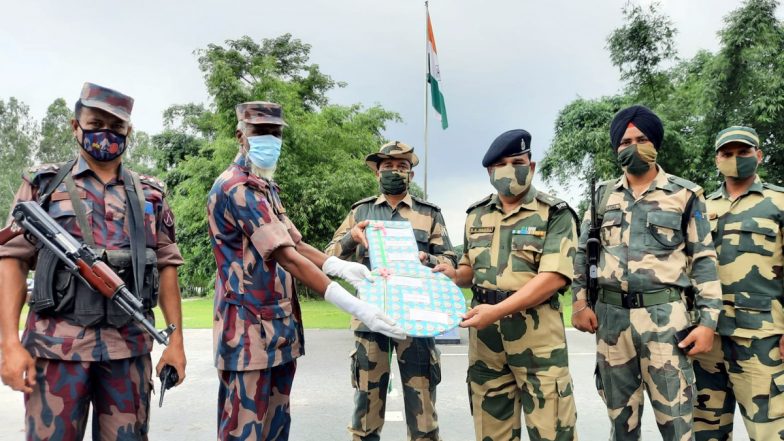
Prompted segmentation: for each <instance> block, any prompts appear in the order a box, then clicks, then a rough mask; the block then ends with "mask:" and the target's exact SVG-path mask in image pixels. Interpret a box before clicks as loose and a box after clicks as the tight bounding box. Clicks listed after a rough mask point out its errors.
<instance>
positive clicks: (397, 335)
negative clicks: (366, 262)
mask: <svg viewBox="0 0 784 441" xmlns="http://www.w3.org/2000/svg"><path fill="white" fill-rule="evenodd" d="M324 299H325V300H326V301H328V302H330V303H332V304H333V305H335V306H337V307H338V308H340V309H342V310H343V311H346V312H347V313H349V314H351V315H353V316H354V317H356V318H358V319H359V320H361V321H362V323H364V324H365V326H367V327H368V328H370V330H371V331H373V332H380V333H382V334H384V335H386V336H387V337H392V338H394V339H395V340H403V339H405V338H406V333H405V332H403V328H401V327H400V326H398V324H397V323H395V321H394V320H392V319H391V318H389V317H388V316H387V315H386V314H384V313H383V312H381V310H380V309H378V307H376V306H375V305H371V304H370V303H367V302H364V301H362V300H360V299H358V298H356V297H354V296H352V295H351V294H350V293H349V292H348V291H346V289H345V288H343V287H342V286H340V284H339V283H338V282H332V283H330V284H329V285H327V291H326V292H325V293H324Z"/></svg>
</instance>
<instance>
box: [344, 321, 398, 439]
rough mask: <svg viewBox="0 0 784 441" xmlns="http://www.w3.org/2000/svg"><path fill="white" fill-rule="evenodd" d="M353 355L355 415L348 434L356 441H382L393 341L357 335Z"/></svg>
mask: <svg viewBox="0 0 784 441" xmlns="http://www.w3.org/2000/svg"><path fill="white" fill-rule="evenodd" d="M354 334H355V338H354V344H355V348H354V351H353V352H352V353H351V383H352V385H353V386H354V414H353V416H352V419H351V425H349V426H348V431H349V433H351V436H352V439H353V440H355V441H359V440H362V441H377V440H380V439H381V429H382V427H383V426H384V412H386V398H387V387H389V351H390V350H392V347H391V344H390V339H389V337H387V336H385V335H382V334H378V333H373V332H355V333H354Z"/></svg>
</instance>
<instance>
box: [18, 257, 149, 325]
mask: <svg viewBox="0 0 784 441" xmlns="http://www.w3.org/2000/svg"><path fill="white" fill-rule="evenodd" d="M96 254H98V255H100V256H101V260H103V261H104V262H106V263H107V264H108V265H109V267H110V268H111V269H112V270H114V272H116V273H117V275H118V276H120V278H122V279H123V281H124V282H125V285H126V287H128V289H129V290H130V291H131V292H132V293H139V294H140V295H141V300H142V304H143V305H144V309H145V311H150V310H152V308H154V307H155V305H157V303H158V285H159V283H158V259H157V257H156V255H155V251H154V250H152V249H150V248H147V249H146V250H145V261H144V263H145V264H144V277H143V278H142V280H143V283H142V289H141V290H136V289H135V288H136V287H135V282H134V277H133V262H132V253H131V251H130V250H128V249H124V250H109V251H106V250H96ZM36 267H37V270H36V272H35V285H34V287H33V295H32V297H31V299H30V308H32V309H33V310H34V311H36V312H38V313H41V314H43V315H52V316H57V317H63V318H65V319H68V320H69V321H70V322H72V323H75V324H77V325H80V326H97V325H104V324H105V325H108V326H112V327H120V326H124V325H125V324H127V323H128V322H129V321H130V320H132V318H131V317H130V316H128V314H127V313H125V312H123V311H122V310H121V309H120V308H119V307H118V306H117V305H115V304H114V302H112V301H111V300H109V299H107V298H106V297H104V296H102V295H101V294H100V293H98V292H96V291H93V290H92V289H91V288H90V287H88V286H87V285H85V284H84V283H82V282H81V281H80V280H79V278H78V277H76V276H75V275H74V274H72V273H71V272H70V271H68V270H67V269H65V268H64V266H63V265H62V263H60V262H59V261H58V259H57V257H56V256H55V255H54V253H52V252H51V251H49V250H47V249H46V248H44V249H41V250H40V251H39V253H38V263H37V265H36Z"/></svg>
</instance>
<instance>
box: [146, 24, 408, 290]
mask: <svg viewBox="0 0 784 441" xmlns="http://www.w3.org/2000/svg"><path fill="white" fill-rule="evenodd" d="M196 54H197V56H198V57H199V67H200V69H201V71H202V73H203V74H204V79H205V85H206V86H207V90H208V92H209V94H210V97H211V99H212V102H211V103H210V104H209V105H203V104H193V103H191V104H184V105H175V106H171V107H170V108H169V109H167V110H166V111H165V112H164V121H165V125H166V130H165V131H164V132H163V133H161V134H159V135H156V136H154V137H153V143H154V144H155V145H156V150H157V151H158V152H159V154H158V156H156V164H157V167H158V169H159V170H162V171H164V176H165V179H166V182H167V184H168V185H169V188H170V189H171V196H170V203H171V205H172V209H173V210H174V212H175V215H176V216H177V233H178V234H177V235H178V237H177V239H178V243H179V244H180V249H181V250H182V252H183V255H184V256H185V260H186V265H185V266H184V267H183V268H182V271H181V273H180V274H181V275H182V278H183V280H184V283H185V284H190V285H192V286H199V287H210V286H211V282H212V280H213V278H214V274H215V262H214V258H213V256H212V251H211V246H210V243H209V238H208V237H207V235H206V234H205V232H206V231H207V218H206V209H205V204H206V200H207V194H208V192H209V190H210V188H211V186H212V183H213V181H214V180H215V178H216V177H217V176H218V175H219V174H220V173H221V172H222V171H223V170H224V169H225V168H226V167H227V166H228V164H229V163H231V161H232V160H233V158H234V157H235V156H236V154H237V153H238V149H239V145H238V143H237V140H236V139H235V129H236V125H237V118H236V114H235V106H236V105H237V104H238V103H241V102H245V101H254V100H262V101H273V102H277V103H279V104H281V105H282V107H283V109H284V117H285V119H286V121H287V122H288V124H289V127H287V128H286V129H285V130H284V132H283V150H282V153H281V157H280V160H279V162H278V167H277V171H276V176H275V180H276V181H277V182H278V183H279V184H280V186H281V188H282V194H281V198H282V200H283V203H284V205H285V206H286V209H287V214H288V215H289V217H290V218H291V219H292V221H293V222H294V223H295V224H296V225H297V227H298V228H299V230H300V232H301V233H302V234H303V236H304V238H305V240H306V241H307V242H309V243H311V244H312V245H314V246H316V247H317V248H323V247H324V246H325V245H326V244H327V242H328V241H329V239H330V238H331V237H332V233H333V232H334V230H335V228H337V226H338V225H339V224H340V222H341V221H342V220H343V218H344V217H345V215H346V214H347V213H348V211H349V209H350V206H351V204H352V203H354V202H355V201H357V200H359V199H361V198H363V197H366V196H369V195H371V194H374V193H375V192H376V190H377V184H376V181H375V178H374V175H373V173H372V172H371V171H370V170H369V169H368V168H367V166H366V165H365V163H364V157H365V156H366V155H367V154H369V153H371V152H373V151H376V150H377V149H378V147H379V146H380V145H381V144H382V143H383V142H384V140H383V139H382V136H381V131H382V130H383V129H384V127H385V125H386V123H387V122H389V121H396V120H398V119H399V117H398V115H397V114H395V113H393V112H389V111H387V110H385V109H383V108H381V107H380V106H373V107H370V108H365V107H363V106H361V105H359V104H356V105H351V106H340V105H334V104H330V103H329V99H328V97H327V95H326V93H327V92H328V91H329V90H331V89H332V88H334V87H343V86H344V84H343V83H340V82H337V81H334V80H333V79H332V78H331V77H329V76H328V75H326V74H324V73H322V72H321V71H320V69H319V67H318V65H316V64H311V63H309V54H310V45H307V44H305V43H303V42H301V41H300V40H298V39H295V38H292V36H291V35H290V34H285V35H282V36H280V37H277V38H272V39H264V40H262V41H260V42H255V41H253V40H252V39H250V37H247V36H246V37H242V38H240V39H238V40H228V41H226V42H225V44H224V45H219V44H210V45H208V46H207V48H205V49H201V50H198V51H196Z"/></svg>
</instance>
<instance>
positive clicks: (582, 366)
mask: <svg viewBox="0 0 784 441" xmlns="http://www.w3.org/2000/svg"><path fill="white" fill-rule="evenodd" d="M461 331H462V332H463V333H462V344H459V345H443V346H441V352H442V358H441V361H442V364H443V381H442V383H441V385H440V386H439V388H438V405H437V409H438V414H439V419H440V421H441V434H442V438H443V439H444V440H445V441H470V440H473V436H474V435H473V433H474V432H473V425H472V421H471V417H470V414H469V411H468V398H467V395H466V386H465V373H466V368H467V356H466V353H467V350H468V348H467V346H466V341H467V333H466V332H465V330H461ZM185 338H186V345H187V352H188V358H189V363H188V372H187V374H188V379H187V380H186V382H185V383H184V384H183V385H182V386H180V387H178V388H177V389H172V390H170V391H169V392H167V394H166V404H165V406H164V408H163V409H158V408H157V407H156V408H154V409H153V411H152V421H151V426H152V428H151V433H150V439H151V440H166V441H201V440H212V439H215V437H214V431H215V420H216V412H215V402H216V394H217V388H218V380H217V376H216V374H215V369H214V368H213V365H212V333H211V331H210V330H206V329H204V330H202V329H196V330H188V331H186V333H185ZM305 338H306V347H307V355H306V356H305V357H303V358H301V359H300V361H299V365H298V369H297V376H296V380H295V382H294V389H293V391H292V414H293V417H292V418H293V424H292V433H291V440H292V441H300V440H305V441H309V440H313V441H328V440H347V439H348V435H347V432H346V424H347V423H348V421H349V418H350V415H351V410H352V409H351V408H352V406H351V405H352V392H353V390H352V389H351V383H350V381H349V374H348V371H349V369H348V354H349V351H350V349H351V347H352V346H353V339H352V334H351V332H350V331H348V330H308V331H306V337H305ZM567 338H568V342H569V362H570V365H571V371H572V376H573V377H574V383H575V395H576V400H577V410H578V417H577V426H578V434H579V435H580V438H581V439H582V440H583V441H585V440H588V441H595V440H606V439H607V438H608V436H609V425H608V421H607V416H606V413H605V410H604V404H603V403H602V402H601V400H600V399H599V397H598V395H597V394H596V390H595V388H594V381H593V377H592V374H593V363H594V360H595V358H594V350H595V343H594V340H593V337H592V336H590V335H587V334H582V333H579V332H576V331H574V330H570V331H569V332H567ZM158 354H159V351H157V350H156V352H155V354H153V362H154V363H155V362H157V357H158ZM395 371H396V369H395ZM393 381H394V388H393V391H392V393H391V395H390V397H389V401H388V403H387V424H386V425H385V426H384V431H383V438H384V439H385V440H394V441H398V440H404V439H405V436H406V429H405V424H404V423H403V399H402V397H401V394H400V383H399V376H397V373H395V380H393ZM157 384H158V382H157V380H156V385H157ZM0 409H3V411H2V412H1V413H0V440H9V441H10V440H21V439H23V424H24V421H23V415H24V410H23V407H22V395H21V394H19V393H16V392H13V391H11V390H10V389H8V388H7V387H3V386H0ZM88 427H89V423H88ZM735 427H736V433H735V440H737V441H748V439H749V438H748V436H747V435H746V431H745V429H744V428H743V424H742V423H741V421H740V420H739V418H738V417H736V423H735ZM87 439H89V436H88V437H87ZM524 439H527V437H525V436H524ZM642 439H643V440H646V441H647V440H660V439H661V437H660V435H659V434H658V431H657V429H656V424H655V422H654V419H653V412H652V411H651V409H650V405H649V403H646V410H645V412H644V413H643V436H642Z"/></svg>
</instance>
